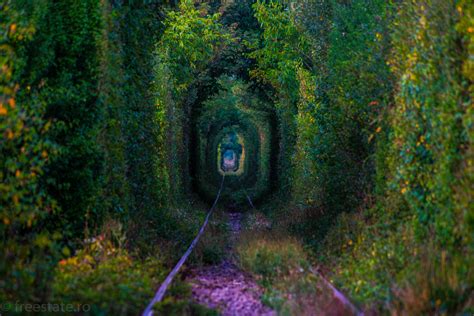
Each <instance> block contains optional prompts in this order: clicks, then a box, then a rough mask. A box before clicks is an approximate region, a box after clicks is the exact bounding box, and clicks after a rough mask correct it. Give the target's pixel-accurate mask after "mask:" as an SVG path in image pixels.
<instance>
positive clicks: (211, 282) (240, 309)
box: [188, 213, 276, 316]
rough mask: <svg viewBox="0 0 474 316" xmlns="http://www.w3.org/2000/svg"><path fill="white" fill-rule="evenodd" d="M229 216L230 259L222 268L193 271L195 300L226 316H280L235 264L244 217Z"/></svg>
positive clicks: (190, 280) (259, 289) (255, 285)
mask: <svg viewBox="0 0 474 316" xmlns="http://www.w3.org/2000/svg"><path fill="white" fill-rule="evenodd" d="M228 216H229V225H230V231H231V236H230V245H229V248H228V255H227V258H226V259H225V260H224V261H223V262H222V263H221V264H219V265H214V266H208V267H202V268H195V269H193V270H191V273H190V276H189V277H188V281H189V282H190V284H191V287H192V295H193V299H194V300H195V301H196V302H197V303H199V304H202V305H205V306H207V307H209V308H213V309H217V310H219V311H220V312H221V313H222V315H223V316H231V315H241V316H254V315H255V316H256V315H264V316H273V315H276V313H275V312H274V311H272V310H271V309H270V308H269V307H267V306H265V305H263V304H262V302H261V301H260V297H261V295H262V292H263V291H262V289H261V288H260V286H258V285H257V283H256V282H255V280H253V278H252V277H251V276H250V275H249V274H247V273H244V272H243V271H241V270H240V269H239V268H238V267H237V266H236V265H235V263H234V262H233V259H232V253H233V248H234V245H235V243H236V241H237V239H238V237H239V234H240V230H241V220H242V213H229V214H228Z"/></svg>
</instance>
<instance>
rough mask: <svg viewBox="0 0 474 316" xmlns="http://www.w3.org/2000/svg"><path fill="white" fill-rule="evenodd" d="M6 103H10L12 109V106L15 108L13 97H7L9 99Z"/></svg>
mask: <svg viewBox="0 0 474 316" xmlns="http://www.w3.org/2000/svg"><path fill="white" fill-rule="evenodd" d="M8 104H9V105H10V107H11V108H12V109H14V108H15V105H16V102H15V99H13V98H11V99H9V100H8Z"/></svg>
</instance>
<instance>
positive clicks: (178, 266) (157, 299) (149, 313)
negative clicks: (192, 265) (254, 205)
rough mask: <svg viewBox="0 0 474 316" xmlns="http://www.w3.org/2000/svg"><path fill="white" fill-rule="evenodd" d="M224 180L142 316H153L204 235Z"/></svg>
mask: <svg viewBox="0 0 474 316" xmlns="http://www.w3.org/2000/svg"><path fill="white" fill-rule="evenodd" d="M224 178H225V175H224V176H222V181H221V186H220V188H219V191H218V192H217V196H216V199H215V200H214V203H213V204H212V206H211V208H210V209H209V212H208V213H207V216H206V219H205V220H204V223H203V224H202V226H201V229H200V230H199V232H198V234H197V235H196V237H195V238H194V240H193V242H192V243H191V245H190V246H189V248H188V250H186V252H185V253H184V255H183V256H182V257H181V259H180V260H179V261H178V263H177V264H176V266H175V267H174V268H173V270H171V272H170V273H169V274H168V276H167V277H166V279H165V280H164V281H163V283H162V284H161V286H160V288H159V289H158V291H156V293H155V296H154V297H153V299H152V300H151V302H150V304H148V306H147V307H146V309H145V310H144V311H143V314H142V316H152V315H153V306H154V305H155V304H156V303H158V302H161V300H162V299H163V297H164V296H165V293H166V290H167V289H168V286H169V285H170V284H171V282H172V281H173V278H174V277H175V276H176V274H178V272H179V269H181V267H182V266H183V264H184V262H185V261H186V259H188V257H189V255H190V254H191V252H192V251H193V249H194V247H195V246H196V244H197V243H198V241H199V238H201V235H202V234H203V233H204V229H205V228H206V226H207V223H208V222H209V217H210V216H211V214H212V212H213V211H214V209H215V208H216V205H217V202H218V201H219V197H220V196H221V192H222V188H223V186H224Z"/></svg>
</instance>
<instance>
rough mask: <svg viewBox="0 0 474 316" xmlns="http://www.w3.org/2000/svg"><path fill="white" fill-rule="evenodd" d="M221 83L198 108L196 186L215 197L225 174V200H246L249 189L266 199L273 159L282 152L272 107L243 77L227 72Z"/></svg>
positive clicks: (195, 107) (204, 194) (206, 196)
mask: <svg viewBox="0 0 474 316" xmlns="http://www.w3.org/2000/svg"><path fill="white" fill-rule="evenodd" d="M216 81H217V84H218V85H217V86H218V90H217V91H216V93H214V94H212V95H211V96H209V97H208V98H206V99H205V100H203V101H202V102H199V103H196V104H194V105H193V107H192V109H193V110H194V111H197V112H198V113H197V114H195V115H194V117H195V120H194V122H193V128H194V131H193V134H194V135H195V138H194V141H193V142H192V143H191V146H192V147H193V150H192V152H193V153H194V157H192V159H191V162H192V164H193V166H194V168H193V173H192V176H193V178H194V180H195V181H194V189H195V190H196V192H197V193H198V194H199V195H200V196H201V197H202V198H204V199H205V200H212V199H213V198H214V196H215V192H216V191H217V190H218V188H219V185H220V182H221V178H222V176H223V175H224V174H225V176H226V180H225V186H224V191H223V200H224V201H227V202H231V203H234V204H242V203H244V202H246V195H245V193H244V192H246V193H247V194H248V195H249V196H250V197H251V198H252V200H255V201H258V200H261V199H262V198H264V197H265V196H266V195H267V194H268V193H269V192H270V191H271V185H270V183H271V181H270V178H271V177H272V170H271V157H272V156H274V157H276V156H277V153H276V148H275V147H274V146H273V145H272V139H273V137H274V135H272V131H273V130H274V126H273V122H272V120H271V118H272V112H271V111H270V109H271V107H270V106H266V102H268V101H264V100H262V98H261V97H259V95H258V94H257V93H256V92H255V91H252V89H251V88H250V87H249V86H250V85H249V84H248V83H247V82H246V81H245V80H244V79H242V78H239V77H237V76H234V75H227V74H221V75H220V76H219V77H218V78H217V80H216ZM226 161H227V164H229V163H231V164H232V167H231V168H230V169H229V170H225V169H224V164H225V163H226ZM230 161H232V162H230Z"/></svg>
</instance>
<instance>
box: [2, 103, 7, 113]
mask: <svg viewBox="0 0 474 316" xmlns="http://www.w3.org/2000/svg"><path fill="white" fill-rule="evenodd" d="M7 113H8V111H7V108H5V107H4V106H3V104H1V103H0V115H7Z"/></svg>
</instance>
